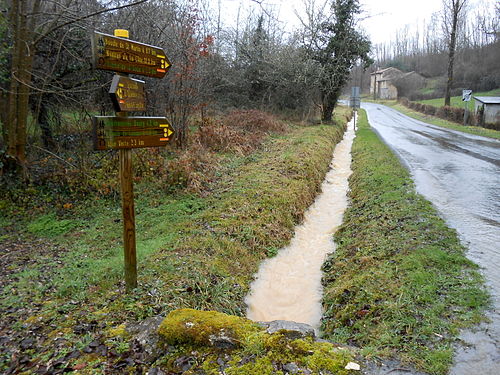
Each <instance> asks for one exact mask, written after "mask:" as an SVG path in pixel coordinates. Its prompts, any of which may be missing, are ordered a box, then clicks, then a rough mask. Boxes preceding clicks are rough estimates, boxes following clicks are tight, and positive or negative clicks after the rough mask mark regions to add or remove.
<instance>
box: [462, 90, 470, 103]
mask: <svg viewBox="0 0 500 375" xmlns="http://www.w3.org/2000/svg"><path fill="white" fill-rule="evenodd" d="M471 96H472V90H462V101H464V102H470V98H471Z"/></svg>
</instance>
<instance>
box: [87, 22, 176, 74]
mask: <svg viewBox="0 0 500 375" xmlns="http://www.w3.org/2000/svg"><path fill="white" fill-rule="evenodd" d="M92 54H93V59H94V66H95V68H96V69H103V70H112V71H114V72H121V73H133V74H139V75H143V76H147V77H155V78H163V77H164V76H165V74H167V72H168V70H169V69H170V66H171V64H170V61H169V60H168V58H167V56H166V55H165V52H164V51H163V49H161V48H160V47H155V46H150V45H149V44H144V43H139V42H134V41H132V40H128V39H126V38H120V37H117V36H113V35H109V34H103V33H99V32H97V31H96V32H94V36H93V38H92Z"/></svg>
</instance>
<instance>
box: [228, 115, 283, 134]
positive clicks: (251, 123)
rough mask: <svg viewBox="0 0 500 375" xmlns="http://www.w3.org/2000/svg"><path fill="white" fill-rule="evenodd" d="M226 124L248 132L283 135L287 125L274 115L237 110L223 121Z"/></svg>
mask: <svg viewBox="0 0 500 375" xmlns="http://www.w3.org/2000/svg"><path fill="white" fill-rule="evenodd" d="M223 122H224V124H226V125H227V126H231V127H234V128H238V129H242V130H245V131H246V132H264V133H281V132H284V131H285V130H286V125H285V124H284V123H283V122H282V121H280V120H278V119H277V118H276V117H274V116H273V115H271V114H269V113H267V112H262V111H258V110H256V109H252V110H237V111H233V112H231V113H229V114H228V115H227V116H226V117H225V118H224V120H223Z"/></svg>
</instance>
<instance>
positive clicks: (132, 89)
mask: <svg viewBox="0 0 500 375" xmlns="http://www.w3.org/2000/svg"><path fill="white" fill-rule="evenodd" d="M109 96H110V97H111V101H112V102H113V106H114V107H115V111H116V112H134V111H136V112H137V111H145V110H146V95H145V93H144V81H141V80H138V79H133V78H128V77H124V76H119V75H115V76H114V77H113V82H111V88H110V89H109Z"/></svg>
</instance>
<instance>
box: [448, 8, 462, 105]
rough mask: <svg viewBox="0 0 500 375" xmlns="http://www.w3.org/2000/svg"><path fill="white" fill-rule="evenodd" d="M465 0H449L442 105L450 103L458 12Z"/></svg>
mask: <svg viewBox="0 0 500 375" xmlns="http://www.w3.org/2000/svg"><path fill="white" fill-rule="evenodd" d="M465 2H466V0H451V3H449V8H448V9H449V11H450V13H451V30H450V41H449V48H450V49H449V53H448V79H447V81H446V92H445V96H444V105H445V106H449V105H450V99H451V86H452V85H453V64H454V62H455V49H456V45H457V28H458V18H459V16H460V12H461V11H462V9H463V7H464V5H465Z"/></svg>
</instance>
